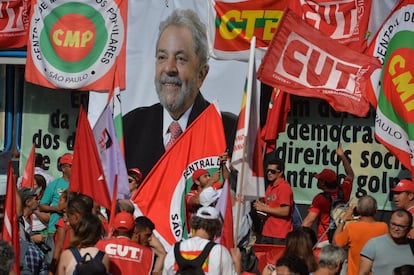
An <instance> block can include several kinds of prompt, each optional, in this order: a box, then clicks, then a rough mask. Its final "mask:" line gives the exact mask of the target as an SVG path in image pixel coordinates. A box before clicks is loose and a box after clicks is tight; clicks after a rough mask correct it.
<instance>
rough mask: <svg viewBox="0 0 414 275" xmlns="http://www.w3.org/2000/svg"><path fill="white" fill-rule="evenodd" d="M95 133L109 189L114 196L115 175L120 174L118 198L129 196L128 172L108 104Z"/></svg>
mask: <svg viewBox="0 0 414 275" xmlns="http://www.w3.org/2000/svg"><path fill="white" fill-rule="evenodd" d="M93 135H94V138H95V142H96V145H97V148H98V153H99V157H100V160H101V163H102V168H103V170H104V173H105V179H106V182H107V184H108V190H109V192H110V196H111V197H112V195H113V194H112V192H113V191H112V190H113V189H114V182H115V177H116V176H118V194H117V198H118V199H127V198H129V197H130V196H129V183H128V173H127V169H126V166H125V160H124V157H123V155H122V153H121V148H120V146H119V143H118V139H117V136H116V134H115V128H114V120H113V117H112V111H111V108H110V106H109V105H108V104H107V105H106V106H105V108H104V109H103V111H102V113H101V115H100V116H99V118H98V120H97V121H96V123H95V126H94V127H93Z"/></svg>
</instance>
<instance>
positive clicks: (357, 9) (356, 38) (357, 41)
mask: <svg viewBox="0 0 414 275" xmlns="http://www.w3.org/2000/svg"><path fill="white" fill-rule="evenodd" d="M375 2H376V3H375V4H377V2H378V3H379V2H387V1H375ZM371 6H372V0H364V1H355V0H328V1H327V0H323V1H321V0H318V1H314V0H302V1H289V8H290V9H292V11H294V12H295V13H296V14H297V15H299V17H300V18H302V19H303V20H304V21H306V23H308V24H309V25H311V26H312V27H314V28H316V29H318V30H319V31H320V32H322V33H324V34H325V35H327V36H329V37H330V38H331V39H334V40H336V41H338V43H341V44H343V45H346V46H348V47H350V48H351V49H353V50H355V51H358V52H363V51H364V50H365V49H366V47H367V39H366V36H367V30H368V22H369V20H370V11H371Z"/></svg>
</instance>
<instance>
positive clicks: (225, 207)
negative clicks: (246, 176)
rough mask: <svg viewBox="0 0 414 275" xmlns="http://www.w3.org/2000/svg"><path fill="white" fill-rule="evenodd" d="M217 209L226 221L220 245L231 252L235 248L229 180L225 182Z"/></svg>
mask: <svg viewBox="0 0 414 275" xmlns="http://www.w3.org/2000/svg"><path fill="white" fill-rule="evenodd" d="M216 209H217V210H219V211H220V213H221V216H222V217H223V219H224V222H223V229H222V230H221V237H220V243H221V244H222V245H224V246H225V247H226V248H227V249H228V250H229V251H230V250H231V249H232V248H233V247H234V232H233V207H232V204H231V193H230V184H229V182H228V181H227V180H226V181H225V182H224V185H223V188H222V191H221V194H220V198H219V200H218V202H217V205H216Z"/></svg>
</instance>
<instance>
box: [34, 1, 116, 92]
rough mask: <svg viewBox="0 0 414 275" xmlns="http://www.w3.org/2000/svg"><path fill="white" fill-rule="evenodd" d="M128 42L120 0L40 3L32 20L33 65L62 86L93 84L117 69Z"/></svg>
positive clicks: (73, 87) (79, 86)
mask: <svg viewBox="0 0 414 275" xmlns="http://www.w3.org/2000/svg"><path fill="white" fill-rule="evenodd" d="M123 42H124V24H123V19H122V16H121V11H120V9H119V7H118V6H117V4H116V3H115V1H107V0H94V1H84V2H82V3H80V2H64V3H62V2H60V1H50V2H49V1H48V2H46V1H39V2H37V4H36V6H35V7H34V13H33V16H32V19H31V27H30V43H31V55H32V61H33V63H34V64H35V66H36V68H37V69H38V71H39V72H40V73H41V74H42V75H43V76H44V77H45V78H47V79H48V80H49V81H50V82H51V83H52V84H54V85H55V86H57V87H62V88H69V89H76V88H81V87H83V86H87V85H90V84H92V83H94V82H95V81H97V80H99V79H100V78H101V77H102V76H104V75H105V74H106V73H107V72H108V71H109V70H110V69H111V67H112V66H113V65H114V63H115V61H116V57H117V56H118V55H119V52H120V51H121V48H122V45H123Z"/></svg>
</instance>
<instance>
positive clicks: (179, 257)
mask: <svg viewBox="0 0 414 275" xmlns="http://www.w3.org/2000/svg"><path fill="white" fill-rule="evenodd" d="M180 243H181V242H177V243H175V245H174V256H175V260H176V262H177V264H178V269H180V267H182V266H184V265H190V266H193V267H201V265H202V264H203V263H204V261H205V260H206V258H207V256H208V255H209V254H210V251H211V249H212V248H213V246H215V245H216V243H215V242H212V241H210V242H209V243H208V244H207V245H206V246H205V247H204V249H203V251H201V253H200V255H198V257H197V258H195V259H192V260H187V259H184V257H183V256H182V255H181V252H180Z"/></svg>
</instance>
